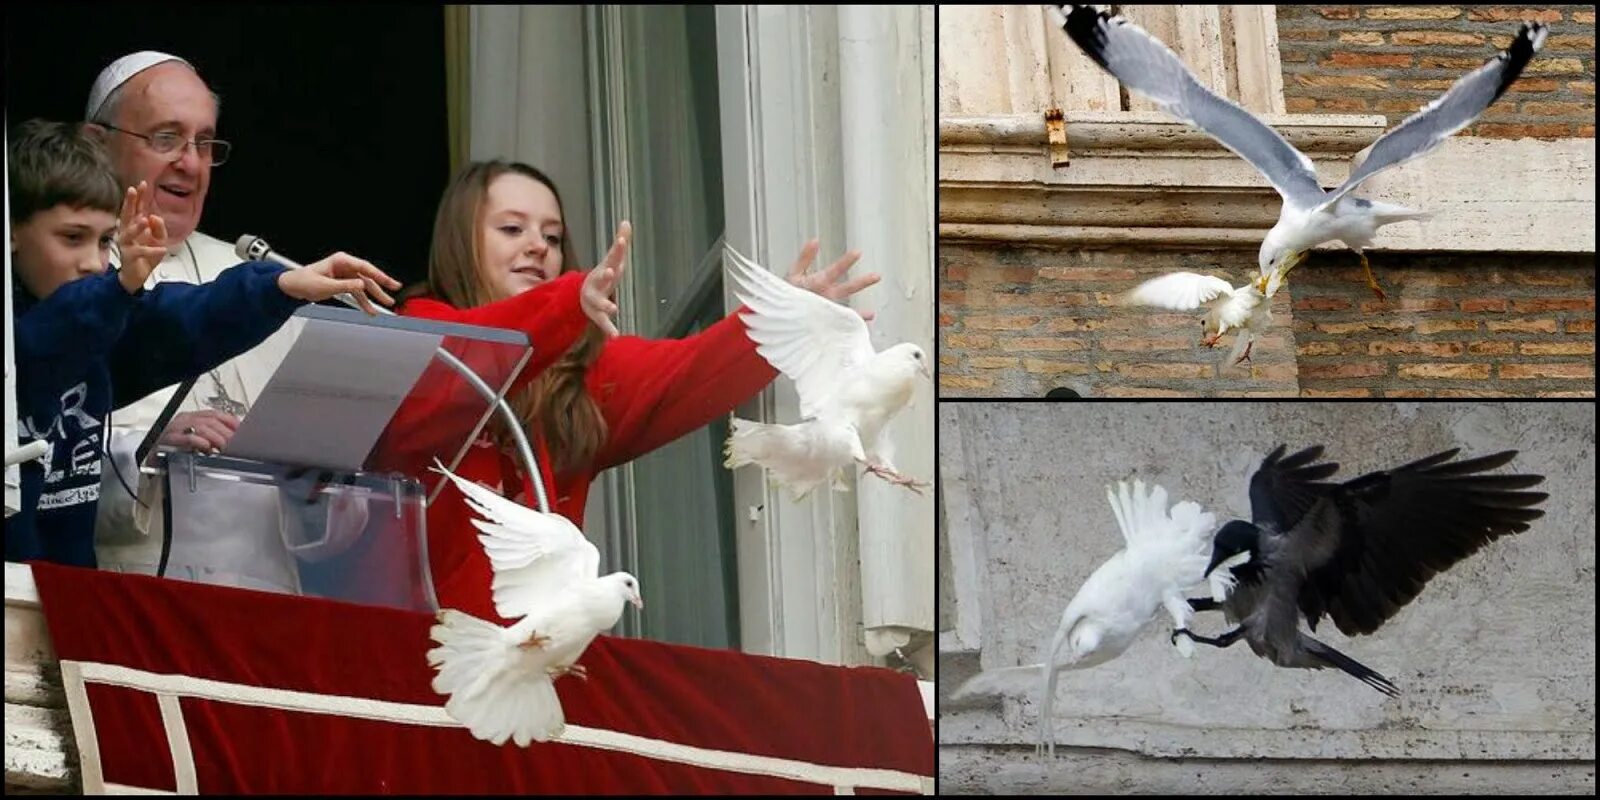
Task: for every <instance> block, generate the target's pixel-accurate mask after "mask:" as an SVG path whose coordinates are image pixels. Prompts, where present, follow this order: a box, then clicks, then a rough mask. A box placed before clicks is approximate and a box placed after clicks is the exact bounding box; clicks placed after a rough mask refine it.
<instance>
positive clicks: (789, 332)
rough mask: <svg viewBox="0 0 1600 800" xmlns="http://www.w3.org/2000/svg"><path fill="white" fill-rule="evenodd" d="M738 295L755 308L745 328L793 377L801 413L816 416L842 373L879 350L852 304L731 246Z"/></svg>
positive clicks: (758, 347) (730, 272) (765, 354)
mask: <svg viewBox="0 0 1600 800" xmlns="http://www.w3.org/2000/svg"><path fill="white" fill-rule="evenodd" d="M726 252H727V254H728V257H727V259H726V263H727V267H728V275H729V276H730V277H732V278H733V293H734V294H735V295H737V296H738V298H739V302H741V303H744V304H745V305H746V306H749V307H750V310H749V311H748V312H746V313H745V314H744V315H743V316H744V324H745V329H746V330H747V331H749V334H750V339H751V340H752V341H754V342H755V343H756V352H758V353H760V354H761V357H762V358H765V359H766V360H767V363H769V364H771V365H772V366H773V367H775V368H776V369H777V370H778V371H779V372H782V373H783V374H785V375H787V376H789V379H790V380H792V381H794V384H795V389H796V390H798V391H799V393H800V415H801V416H802V417H814V416H816V415H817V411H818V409H819V408H820V407H821V406H822V404H823V403H824V402H825V401H826V399H827V397H828V395H829V394H831V393H832V392H833V390H834V388H835V387H837V386H838V385H839V383H840V380H841V377H842V376H843V375H845V374H846V373H848V372H849V371H850V370H851V369H852V368H853V367H856V366H859V365H861V364H864V363H866V362H867V361H868V360H870V359H871V358H872V357H873V355H875V354H876V351H875V350H873V349H872V339H871V337H869V336H868V335H867V323H866V322H865V321H864V320H862V319H861V316H860V315H859V314H857V313H856V312H854V311H851V310H850V309H849V308H846V307H845V306H842V305H840V304H838V303H835V302H833V301H832V300H829V299H828V298H826V297H823V296H822V295H819V294H817V293H815V292H812V291H808V290H806V289H802V288H800V287H798V286H795V285H794V284H791V283H789V282H788V281H786V280H784V279H782V278H780V277H778V276H776V275H774V274H772V273H771V272H768V271H767V270H766V269H765V268H764V267H762V266H761V265H760V264H757V263H755V262H753V261H751V260H750V259H748V258H745V257H744V256H742V255H740V254H739V252H738V251H737V250H734V249H733V248H732V247H728V248H726Z"/></svg>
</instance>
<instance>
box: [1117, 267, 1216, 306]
mask: <svg viewBox="0 0 1600 800" xmlns="http://www.w3.org/2000/svg"><path fill="white" fill-rule="evenodd" d="M1232 294H1233V287H1232V286H1230V285H1228V282H1227V281H1225V280H1223V279H1221V278H1215V277H1212V276H1210V275H1197V274H1195V273H1193V272H1174V273H1171V274H1169V275H1162V276H1161V277H1159V278H1151V279H1150V280H1147V281H1145V282H1144V283H1141V284H1139V285H1138V286H1135V287H1133V288H1132V289H1130V290H1129V291H1128V293H1127V294H1125V295H1123V299H1122V302H1123V303H1125V304H1129V305H1141V306H1157V307H1160V308H1168V309H1172V310H1174V311H1191V310H1193V309H1196V308H1199V307H1200V306H1202V305H1205V304H1206V303H1209V302H1211V301H1212V300H1215V299H1216V298H1218V297H1222V296H1226V295H1232Z"/></svg>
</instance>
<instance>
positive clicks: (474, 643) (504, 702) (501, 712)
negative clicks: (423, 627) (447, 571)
mask: <svg viewBox="0 0 1600 800" xmlns="http://www.w3.org/2000/svg"><path fill="white" fill-rule="evenodd" d="M429 635H431V636H432V637H433V640H434V641H436V642H438V643H439V646H438V647H435V648H433V649H432V650H429V651H428V663H429V664H430V665H432V666H434V667H436V668H438V670H439V674H438V675H435V676H434V678H433V690H434V691H436V692H438V693H440V694H447V695H449V696H450V699H449V700H448V701H446V702H445V712H446V713H448V714H449V715H450V716H451V717H452V718H453V719H455V720H456V721H458V722H460V723H461V724H463V725H465V726H466V727H467V729H468V730H470V731H471V732H472V735H473V736H476V737H478V738H479V739H483V740H485V741H488V742H493V743H494V744H497V745H500V744H505V742H506V740H507V739H510V740H512V741H514V742H516V743H517V745H518V746H519V747H526V746H527V745H528V743H529V742H530V741H539V742H543V741H547V740H549V739H551V738H553V737H555V736H558V735H560V733H561V731H562V729H563V728H564V727H565V724H566V723H565V718H564V717H563V715H562V712H561V702H560V700H559V699H558V698H557V697H556V693H555V687H554V686H552V685H551V681H550V677H549V675H547V674H545V673H543V672H537V671H535V672H530V671H529V670H528V669H526V668H523V667H520V665H518V664H517V661H518V654H519V650H518V648H517V645H516V643H515V642H513V641H512V640H511V638H510V637H508V636H507V635H506V629H505V628H502V627H500V626H499V625H496V624H494V623H492V622H488V621H485V620H481V619H478V618H477V617H474V616H472V615H470V614H466V613H463V612H460V611H456V610H454V609H445V610H444V611H441V612H440V613H439V624H437V625H434V626H433V628H432V629H431V630H430V631H429Z"/></svg>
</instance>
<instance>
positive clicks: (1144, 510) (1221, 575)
mask: <svg viewBox="0 0 1600 800" xmlns="http://www.w3.org/2000/svg"><path fill="white" fill-rule="evenodd" d="M1106 499H1107V500H1109V501H1111V513H1112V514H1113V515H1114V516H1115V517H1116V518H1117V527H1118V528H1119V529H1121V531H1122V538H1123V541H1124V543H1125V545H1126V546H1125V547H1124V548H1123V549H1121V550H1118V551H1117V552H1116V553H1113V554H1112V556H1111V557H1110V558H1108V559H1106V562H1105V563H1104V564H1101V565H1100V566H1099V568H1097V569H1096V570H1095V571H1094V572H1093V573H1091V574H1090V575H1089V579H1088V580H1086V581H1084V582H1083V586H1082V587H1080V588H1079V589H1078V593H1077V594H1075V595H1073V596H1072V601H1071V602H1069V603H1067V607H1066V610H1064V611H1062V612H1061V624H1060V625H1059V626H1058V627H1057V628H1056V631H1055V636H1054V637H1053V638H1052V639H1051V641H1050V649H1049V650H1048V651H1047V652H1046V653H1045V654H1044V661H1043V662H1042V663H1038V664H1027V665H1024V666H1020V667H1005V668H1001V669H993V670H985V671H984V672H982V673H980V674H978V675H976V676H974V677H973V678H972V679H970V680H968V681H967V682H966V683H964V684H962V685H961V687H960V688H958V689H957V690H956V691H955V693H954V694H952V695H951V699H952V700H957V699H961V698H963V697H970V696H977V695H992V694H1016V693H1019V692H1022V691H1026V689H1027V688H1028V686H1029V685H1030V684H1031V685H1038V684H1037V683H1035V682H1042V683H1043V684H1044V687H1043V695H1042V697H1041V698H1040V700H1041V704H1040V705H1041V711H1040V720H1039V750H1040V751H1042V752H1048V753H1050V754H1052V755H1053V754H1054V753H1055V735H1054V734H1055V726H1054V716H1053V714H1052V711H1051V709H1052V708H1053V707H1054V705H1055V694H1056V677H1057V676H1059V675H1060V674H1061V673H1062V672H1063V671H1066V670H1069V669H1085V668H1087V667H1092V666H1095V665H1097V664H1103V663H1105V662H1107V661H1110V660H1111V659H1113V658H1116V657H1117V656H1119V655H1122V653H1123V651H1125V650H1127V649H1128V647H1129V646H1130V645H1132V644H1133V643H1134V641H1135V640H1137V639H1138V638H1139V634H1140V632H1142V631H1143V630H1144V629H1145V627H1146V626H1147V625H1149V623H1150V621H1151V620H1153V619H1155V618H1156V617H1157V616H1158V615H1159V614H1160V613H1161V610H1162V609H1163V608H1165V609H1166V611H1167V613H1168V614H1170V615H1171V616H1172V622H1173V627H1175V628H1187V626H1188V620H1189V618H1190V617H1191V616H1192V615H1193V613H1194V608H1193V606H1191V605H1190V603H1189V600H1188V599H1187V598H1186V596H1185V592H1186V590H1188V589H1189V588H1190V587H1191V586H1194V585H1195V584H1198V583H1202V582H1205V581H1206V580H1208V578H1207V576H1206V564H1207V562H1208V561H1209V560H1210V558H1211V535H1212V533H1213V532H1214V531H1215V530H1216V524H1217V518H1216V515H1214V514H1212V513H1210V512H1208V511H1203V510H1201V508H1200V505H1199V504H1198V503H1194V502H1191V501H1184V502H1182V503H1178V504H1177V505H1174V506H1173V507H1172V510H1171V513H1170V514H1169V513H1168V511H1167V490H1166V489H1163V488H1162V487H1160V486H1152V487H1150V489H1149V490H1148V491H1146V489H1145V484H1144V481H1140V480H1135V481H1134V482H1133V486H1132V491H1131V492H1130V491H1129V486H1128V484H1127V482H1125V481H1119V482H1118V483H1117V488H1116V491H1113V490H1112V489H1111V487H1106ZM1241 561H1243V559H1235V560H1233V561H1229V562H1225V563H1223V564H1219V565H1218V568H1217V569H1216V570H1214V571H1213V572H1212V573H1211V575H1210V577H1209V580H1210V583H1211V596H1212V598H1213V599H1214V600H1216V601H1218V602H1221V600H1222V598H1224V597H1225V596H1226V595H1227V592H1228V591H1229V590H1231V589H1232V588H1233V586H1234V577H1233V573H1232V572H1231V568H1232V567H1233V566H1235V565H1236V564H1237V563H1239V562H1241ZM1179 652H1180V653H1182V654H1183V656H1184V657H1185V658H1187V657H1189V656H1190V655H1191V654H1193V652H1194V649H1193V648H1192V647H1190V648H1181V647H1180V649H1179ZM1046 665H1050V668H1049V669H1046Z"/></svg>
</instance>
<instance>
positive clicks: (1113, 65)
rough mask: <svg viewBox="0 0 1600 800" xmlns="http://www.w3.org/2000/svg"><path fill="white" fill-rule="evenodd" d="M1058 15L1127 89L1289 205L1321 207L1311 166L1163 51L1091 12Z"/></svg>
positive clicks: (1123, 23) (1135, 29)
mask: <svg viewBox="0 0 1600 800" xmlns="http://www.w3.org/2000/svg"><path fill="white" fill-rule="evenodd" d="M1058 8H1059V9H1060V10H1061V13H1063V14H1066V17H1067V21H1066V24H1065V25H1064V26H1063V27H1064V28H1065V29H1066V31H1067V35H1068V36H1070V37H1072V41H1074V42H1077V43H1078V47H1079V48H1081V49H1082V50H1083V52H1084V53H1085V54H1086V55H1088V56H1089V57H1090V58H1092V59H1094V60H1095V63H1097V64H1099V65H1100V66H1101V67H1103V68H1105V70H1106V71H1107V72H1109V73H1111V74H1112V75H1113V76H1115V77H1116V79H1117V80H1119V81H1121V82H1122V84H1123V85H1124V86H1127V87H1128V88H1129V89H1132V90H1134V91H1136V92H1138V93H1140V94H1142V95H1144V96H1145V97H1148V98H1150V99H1151V100H1152V101H1154V102H1155V103H1157V104H1158V105H1160V106H1161V107H1162V108H1163V109H1165V110H1166V112H1167V113H1169V114H1171V115H1173V116H1174V117H1177V118H1178V119H1181V120H1183V121H1184V122H1187V123H1189V124H1190V125H1193V126H1195V127H1197V128H1199V129H1201V130H1203V131H1205V132H1206V133H1207V134H1209V135H1210V136H1211V137H1212V138H1214V139H1216V140H1217V141H1219V142H1221V143H1222V144H1223V145H1225V146H1227V148H1228V149H1229V150H1232V151H1233V152H1235V153H1237V154H1238V155H1239V157H1240V158H1243V159H1244V160H1246V161H1248V162H1250V165H1251V166H1253V167H1255V168H1256V169H1258V170H1260V171H1261V174H1262V175H1265V176H1266V178H1267V181H1268V182H1270V183H1271V184H1272V188H1274V189H1277V190H1278V194H1280V195H1283V199H1284V202H1285V203H1288V204H1289V205H1291V206H1293V207H1295V208H1301V209H1309V208H1313V207H1315V206H1317V205H1319V204H1321V203H1322V202H1323V199H1324V193H1323V191H1322V187H1321V186H1320V185H1318V183H1317V173H1316V169H1315V168H1314V167H1313V166H1312V164H1311V159H1309V158H1306V155H1305V154H1304V153H1302V152H1300V151H1299V150H1296V149H1295V148H1294V146H1293V145H1291V144H1289V143H1288V142H1287V141H1285V140H1284V138H1283V137H1282V136H1279V135H1278V132H1277V131H1275V130H1273V129H1272V128H1270V127H1268V126H1267V124H1266V123H1264V122H1262V121H1261V120H1259V119H1256V118H1255V116H1254V115H1252V114H1251V113H1250V112H1248V111H1246V110H1244V109H1243V108H1240V107H1239V106H1237V105H1235V104H1234V103H1232V102H1230V101H1229V100H1228V99H1226V98H1223V97H1219V96H1217V95H1216V94H1213V93H1212V92H1211V90H1210V89H1207V88H1206V87H1205V86H1204V85H1203V84H1201V83H1200V81H1198V80H1196V79H1195V77H1194V75H1193V74H1192V73H1190V72H1189V69H1188V68H1187V67H1185V66H1184V65H1183V61H1181V60H1180V59H1179V58H1178V56H1177V55H1176V54H1174V53H1173V52H1172V51H1171V50H1169V49H1167V46H1166V45H1164V44H1162V43H1161V42H1160V41H1159V40H1157V39H1156V38H1155V37H1153V36H1151V35H1150V34H1148V33H1146V32H1145V31H1144V29H1142V28H1140V27H1139V26H1137V25H1134V24H1132V23H1130V22H1128V21H1127V20H1126V19H1123V18H1122V17H1113V16H1111V15H1109V14H1107V13H1105V12H1103V11H1096V10H1095V9H1093V8H1091V7H1089V6H1071V7H1070V8H1071V11H1070V12H1068V11H1067V8H1068V7H1067V6H1058Z"/></svg>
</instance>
